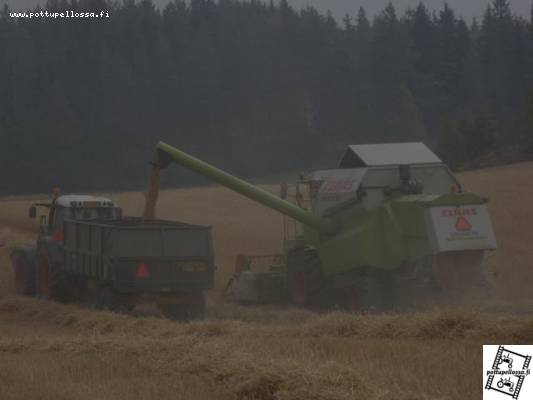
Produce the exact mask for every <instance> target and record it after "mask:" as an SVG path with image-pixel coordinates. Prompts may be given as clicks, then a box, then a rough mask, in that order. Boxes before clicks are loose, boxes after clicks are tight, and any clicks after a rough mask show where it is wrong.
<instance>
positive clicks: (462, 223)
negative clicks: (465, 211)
mask: <svg viewBox="0 0 533 400" xmlns="http://www.w3.org/2000/svg"><path fill="white" fill-rule="evenodd" d="M455 229H457V230H458V231H460V232H465V231H469V230H471V229H472V225H470V222H468V220H467V219H466V218H465V217H463V216H461V217H459V218H457V222H456V223H455Z"/></svg>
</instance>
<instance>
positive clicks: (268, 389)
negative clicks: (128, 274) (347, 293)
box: [0, 163, 533, 400]
mask: <svg viewBox="0 0 533 400" xmlns="http://www.w3.org/2000/svg"><path fill="white" fill-rule="evenodd" d="M461 179H462V181H463V183H464V184H465V186H466V187H467V189H471V190H472V191H476V192H479V193H481V194H483V195H485V196H487V197H489V198H490V200H491V202H490V211H491V214H492V217H493V222H494V225H495V231H496V235H497V239H498V242H499V245H500V248H499V249H498V250H497V251H496V252H494V253H492V254H490V256H489V257H488V260H487V262H488V266H489V268H490V269H491V270H492V271H494V272H495V273H496V274H497V280H496V283H497V288H498V292H499V294H500V295H501V299H494V301H493V302H491V303H490V304H486V305H485V306H483V307H482V309H479V308H478V309H461V310H451V309H450V310H435V311H428V312H423V313H410V314H393V315H351V314H347V313H342V312H330V313H327V314H322V315H319V314H315V313H312V312H309V311H305V310H298V309H293V308H276V307H241V306H236V305H233V304H222V303H220V302H219V301H218V296H217V294H216V292H215V293H213V294H212V295H211V298H210V303H209V309H208V319H207V320H205V321H199V322H194V323H189V324H178V323H173V322H170V321H167V320H163V319H160V318H155V317H153V316H146V315H139V316H123V315H116V314H110V313H105V312H94V311H89V310H85V309H82V308H80V307H78V306H75V305H70V306H65V305H60V304H55V303H47V302H42V301H38V300H34V299H23V298H19V297H16V296H14V294H13V293H14V291H13V285H12V274H11V270H10V267H9V260H8V251H9V248H10V247H11V246H13V245H15V244H17V243H22V242H25V241H27V240H30V239H31V238H32V237H33V235H34V233H33V232H34V231H35V229H36V226H35V224H34V222H30V221H28V219H27V218H26V215H27V208H28V206H29V204H30V203H31V202H32V201H34V199H32V200H28V199H26V200H25V199H6V200H3V201H0V399H54V400H55V399H91V400H93V399H113V400H114V399H158V400H159V399H176V398H177V399H265V400H266V399H295V400H300V399H301V400H305V399H332V400H333V399H365V400H369V399H395V400H397V399H400V400H401V399H458V400H459V399H475V398H480V397H481V385H482V383H481V363H482V354H481V345H482V344H489V343H494V344H498V343H516V344H520V343H533V312H532V310H533V301H532V300H533V299H531V297H532V296H533V292H532V291H531V282H533V272H532V268H531V264H532V261H533V241H531V240H530V227H531V226H533V210H532V209H530V208H528V205H529V204H532V203H533V187H532V186H531V185H527V184H526V183H527V182H532V181H533V163H523V164H516V165H510V166H505V167H498V168H491V169H486V170H479V171H471V172H466V173H463V174H462V175H461ZM271 189H272V190H275V188H274V187H271ZM110 197H112V198H114V199H115V200H116V201H117V202H118V203H119V204H121V205H122V206H123V207H124V208H125V214H134V215H140V214H141V213H142V211H143V207H144V198H143V195H142V194H140V193H121V194H112V195H110ZM158 217H161V218H168V219H181V220H185V221H190V222H194V223H203V224H210V225H213V226H214V235H215V244H216V248H215V250H216V255H217V263H218V265H219V273H218V274H217V283H218V289H220V287H222V286H223V284H224V283H225V281H226V279H227V277H228V276H229V275H230V274H231V272H232V269H233V261H234V257H235V255H236V254H238V253H240V252H245V253H251V254H254V253H271V252H276V251H278V250H279V249H280V247H281V232H282V227H281V220H282V219H281V217H280V216H279V215H278V214H277V213H275V212H272V211H270V210H267V209H265V208H263V207H261V206H259V205H256V204H254V203H252V202H251V201H248V200H246V199H243V198H242V197H240V196H238V195H236V194H233V193H231V192H229V191H227V190H226V189H223V188H219V187H209V188H198V189H184V190H169V191H163V192H161V193H160V196H159V203H158Z"/></svg>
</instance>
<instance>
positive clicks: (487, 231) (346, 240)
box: [154, 143, 496, 311]
mask: <svg viewBox="0 0 533 400" xmlns="http://www.w3.org/2000/svg"><path fill="white" fill-rule="evenodd" d="M172 161H174V162H176V163H178V164H180V165H182V166H185V167H186V168H189V169H191V170H193V171H196V172H198V173H200V174H202V175H204V176H206V177H207V178H209V179H212V180H213V181H215V182H218V183H220V184H222V185H224V186H227V187H228V188H230V189H232V190H234V191H236V192H238V193H240V194H242V195H243V196H246V197H248V198H251V199H253V200H255V201H257V202H259V203H261V204H263V205H265V206H266V207H269V208H272V209H274V210H277V211H279V212H280V213H282V214H284V215H286V216H288V217H290V218H292V219H294V220H296V221H299V222H300V223H301V224H302V226H303V229H302V232H301V234H299V235H296V236H294V237H292V238H290V239H288V240H287V241H286V245H285V254H284V255H283V258H284V260H286V265H285V269H284V271H283V272H282V274H283V276H284V284H285V285H284V287H286V293H287V297H288V299H289V301H290V302H292V303H293V304H296V305H300V306H311V307H312V306H342V307H346V308H349V309H351V310H359V311H364V310H390V309H409V308H414V307H421V306H427V305H429V304H431V303H433V302H440V303H441V304H442V302H443V301H444V302H446V303H454V302H456V301H459V300H464V299H465V298H466V297H470V296H471V295H474V294H476V295H477V294H478V293H479V294H482V293H483V292H486V290H487V289H488V283H487V279H486V274H485V271H484V269H483V264H482V261H483V254H484V252H485V250H490V249H494V248H496V240H495V237H494V233H493V230H492V226H491V222H490V218H489V215H488V211H487V207H486V200H485V199H483V198H481V197H480V196H478V195H476V194H473V193H467V192H464V190H463V188H462V186H461V184H460V183H459V181H458V180H457V178H456V177H455V176H454V175H453V173H452V172H451V171H450V169H449V168H448V167H447V166H446V165H445V164H444V163H443V162H442V161H441V160H440V159H439V158H438V157H437V156H436V155H435V154H434V153H432V152H431V150H429V149H428V148H427V147H426V146H425V145H424V144H423V143H397V144H377V145H357V146H349V147H348V149H347V150H346V152H345V154H344V155H343V156H342V158H341V161H340V163H339V165H338V167H337V168H336V169H331V170H323V171H315V172H312V173H310V174H308V175H307V176H305V177H304V178H303V179H302V180H301V181H300V182H298V184H297V185H296V188H297V189H296V192H297V193H296V199H297V202H296V203H297V204H293V203H291V202H289V201H286V200H284V199H281V198H279V197H277V196H274V195H272V194H271V193H269V192H266V191H265V190H262V189H260V188H257V187H255V186H253V185H250V184H249V183H247V182H245V181H243V180H241V179H238V178H236V177H233V176H231V175H229V174H227V173H226V172H224V171H221V170H219V169H217V168H215V167H213V166H211V165H209V164H207V163H205V162H203V161H201V160H198V159H196V158H194V157H192V156H190V155H188V154H186V153H184V152H182V151H180V150H178V149H176V148H174V147H172V146H169V145H167V144H165V143H159V145H158V147H157V152H156V162H155V164H154V165H155V168H156V169H158V168H164V167H166V166H168V164H169V163H170V162H172ZM302 199H305V200H307V201H301V200H302ZM304 203H307V204H308V206H306V205H304ZM272 272H273V271H267V274H264V273H257V274H256V276H255V277H254V276H253V271H246V274H242V276H243V277H245V279H238V278H239V277H235V279H234V280H235V281H236V285H237V289H238V290H236V293H237V294H238V293H245V294H246V295H245V297H246V298H245V299H244V300H249V299H251V298H257V299H265V298H266V297H268V293H258V294H257V295H256V296H253V295H251V293H252V292H253V290H254V287H252V288H250V285H252V286H254V285H255V290H261V288H265V287H267V288H268V287H269V285H265V284H262V283H261V282H262V279H263V278H264V279H267V278H268V280H269V281H270V282H276V280H274V279H272ZM252 278H254V279H252ZM263 283H264V282H263ZM239 284H240V285H247V286H248V287H246V288H242V287H240V288H239ZM270 286H271V285H270ZM269 291H270V292H271V293H275V292H276V291H275V290H272V287H270V288H269ZM275 297H276V298H278V299H279V294H278V293H276V296H275ZM474 297H475V296H474ZM263 302H264V301H263Z"/></svg>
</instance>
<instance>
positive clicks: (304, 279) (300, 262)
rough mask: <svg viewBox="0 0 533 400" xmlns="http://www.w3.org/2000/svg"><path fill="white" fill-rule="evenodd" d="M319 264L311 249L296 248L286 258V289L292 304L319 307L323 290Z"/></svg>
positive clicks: (316, 255)
mask: <svg viewBox="0 0 533 400" xmlns="http://www.w3.org/2000/svg"><path fill="white" fill-rule="evenodd" d="M323 283H324V280H323V277H322V270H321V263H320V258H319V257H318V254H317V252H316V251H315V250H313V249H306V248H297V249H294V250H292V251H290V252H289V254H288V256H287V287H288V292H289V299H290V301H291V303H292V304H294V305H296V306H299V307H305V306H313V305H315V306H316V305H320V303H321V299H320V298H319V295H320V292H321V290H322V288H323Z"/></svg>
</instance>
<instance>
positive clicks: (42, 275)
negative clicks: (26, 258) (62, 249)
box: [36, 248, 69, 301]
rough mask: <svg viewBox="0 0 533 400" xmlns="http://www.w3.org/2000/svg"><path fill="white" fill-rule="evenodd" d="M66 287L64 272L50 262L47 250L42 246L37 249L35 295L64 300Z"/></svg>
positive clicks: (65, 298)
mask: <svg viewBox="0 0 533 400" xmlns="http://www.w3.org/2000/svg"><path fill="white" fill-rule="evenodd" d="M68 289H69V286H68V280H67V276H66V274H65V273H64V272H62V271H61V270H60V269H59V268H58V266H57V265H54V264H53V263H51V262H50V257H49V255H48V251H47V250H46V249H45V248H42V249H41V250H40V251H39V256H38V259H37V268H36V293H37V297H39V298H41V299H45V300H58V301H66V300H67V295H68Z"/></svg>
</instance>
